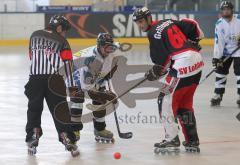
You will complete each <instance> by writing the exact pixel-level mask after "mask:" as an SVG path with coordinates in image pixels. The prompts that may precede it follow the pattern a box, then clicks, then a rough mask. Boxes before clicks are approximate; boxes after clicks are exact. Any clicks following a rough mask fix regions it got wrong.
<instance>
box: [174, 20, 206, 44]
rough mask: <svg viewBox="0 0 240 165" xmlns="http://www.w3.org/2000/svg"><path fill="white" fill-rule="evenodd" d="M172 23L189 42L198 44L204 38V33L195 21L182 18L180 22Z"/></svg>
mask: <svg viewBox="0 0 240 165" xmlns="http://www.w3.org/2000/svg"><path fill="white" fill-rule="evenodd" d="M174 23H175V24H176V25H177V26H178V27H179V28H180V29H181V31H182V32H183V33H184V34H185V35H186V37H187V38H188V39H189V40H191V41H193V42H199V40H201V39H203V38H204V33H203V31H202V29H201V28H200V26H199V24H198V22H197V21H195V20H193V19H188V18H184V19H181V20H180V21H175V22H174Z"/></svg>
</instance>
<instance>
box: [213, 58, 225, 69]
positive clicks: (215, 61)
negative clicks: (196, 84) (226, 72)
mask: <svg viewBox="0 0 240 165" xmlns="http://www.w3.org/2000/svg"><path fill="white" fill-rule="evenodd" d="M212 66H213V69H214V70H215V71H216V70H217V69H219V68H221V67H223V59H222V58H220V59H218V58H213V59H212Z"/></svg>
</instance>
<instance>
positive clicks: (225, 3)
mask: <svg viewBox="0 0 240 165" xmlns="http://www.w3.org/2000/svg"><path fill="white" fill-rule="evenodd" d="M224 8H229V9H231V10H233V8H234V6H233V4H232V2H230V1H222V3H221V5H220V9H221V10H223V9H224Z"/></svg>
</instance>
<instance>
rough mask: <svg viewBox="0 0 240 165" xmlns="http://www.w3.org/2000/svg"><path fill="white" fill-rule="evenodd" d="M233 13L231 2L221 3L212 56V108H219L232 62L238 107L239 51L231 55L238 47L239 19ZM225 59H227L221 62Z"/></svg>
mask: <svg viewBox="0 0 240 165" xmlns="http://www.w3.org/2000/svg"><path fill="white" fill-rule="evenodd" d="M233 12H234V6H233V4H232V3H231V2H229V1H223V2H222V3H221V6H220V14H221V18H220V19H219V20H218V21H217V23H216V27H215V44H214V55H213V59H212V64H213V67H214V69H215V71H216V80H215V91H214V93H215V95H214V97H213V98H212V99H211V105H212V106H219V105H220V103H221V101H222V97H223V94H224V92H225V85H226V82H227V75H228V73H229V68H230V66H231V64H232V62H233V69H234V74H235V75H236V77H237V89H238V90H237V93H238V95H239V98H238V100H237V104H238V105H240V68H239V65H240V50H238V51H236V52H235V53H233V54H232V52H233V51H234V50H236V49H237V48H238V47H239V46H240V40H239V39H240V29H239V27H240V17H239V16H237V17H235V16H234V15H233ZM228 56H231V57H228ZM226 57H228V59H227V60H226V61H225V62H223V61H224V59H225V58H226Z"/></svg>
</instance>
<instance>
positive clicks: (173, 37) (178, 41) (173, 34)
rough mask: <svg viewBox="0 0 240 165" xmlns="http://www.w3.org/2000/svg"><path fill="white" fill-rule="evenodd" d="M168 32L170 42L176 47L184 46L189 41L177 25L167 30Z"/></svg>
mask: <svg viewBox="0 0 240 165" xmlns="http://www.w3.org/2000/svg"><path fill="white" fill-rule="evenodd" d="M167 34H168V39H169V42H170V44H171V45H172V47H173V48H175V49H179V48H182V47H183V45H184V43H185V42H186V41H187V39H186V37H185V35H184V34H183V33H182V31H181V30H180V29H179V28H178V27H177V26H176V25H173V26H172V27H170V28H169V29H168V30H167Z"/></svg>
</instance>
